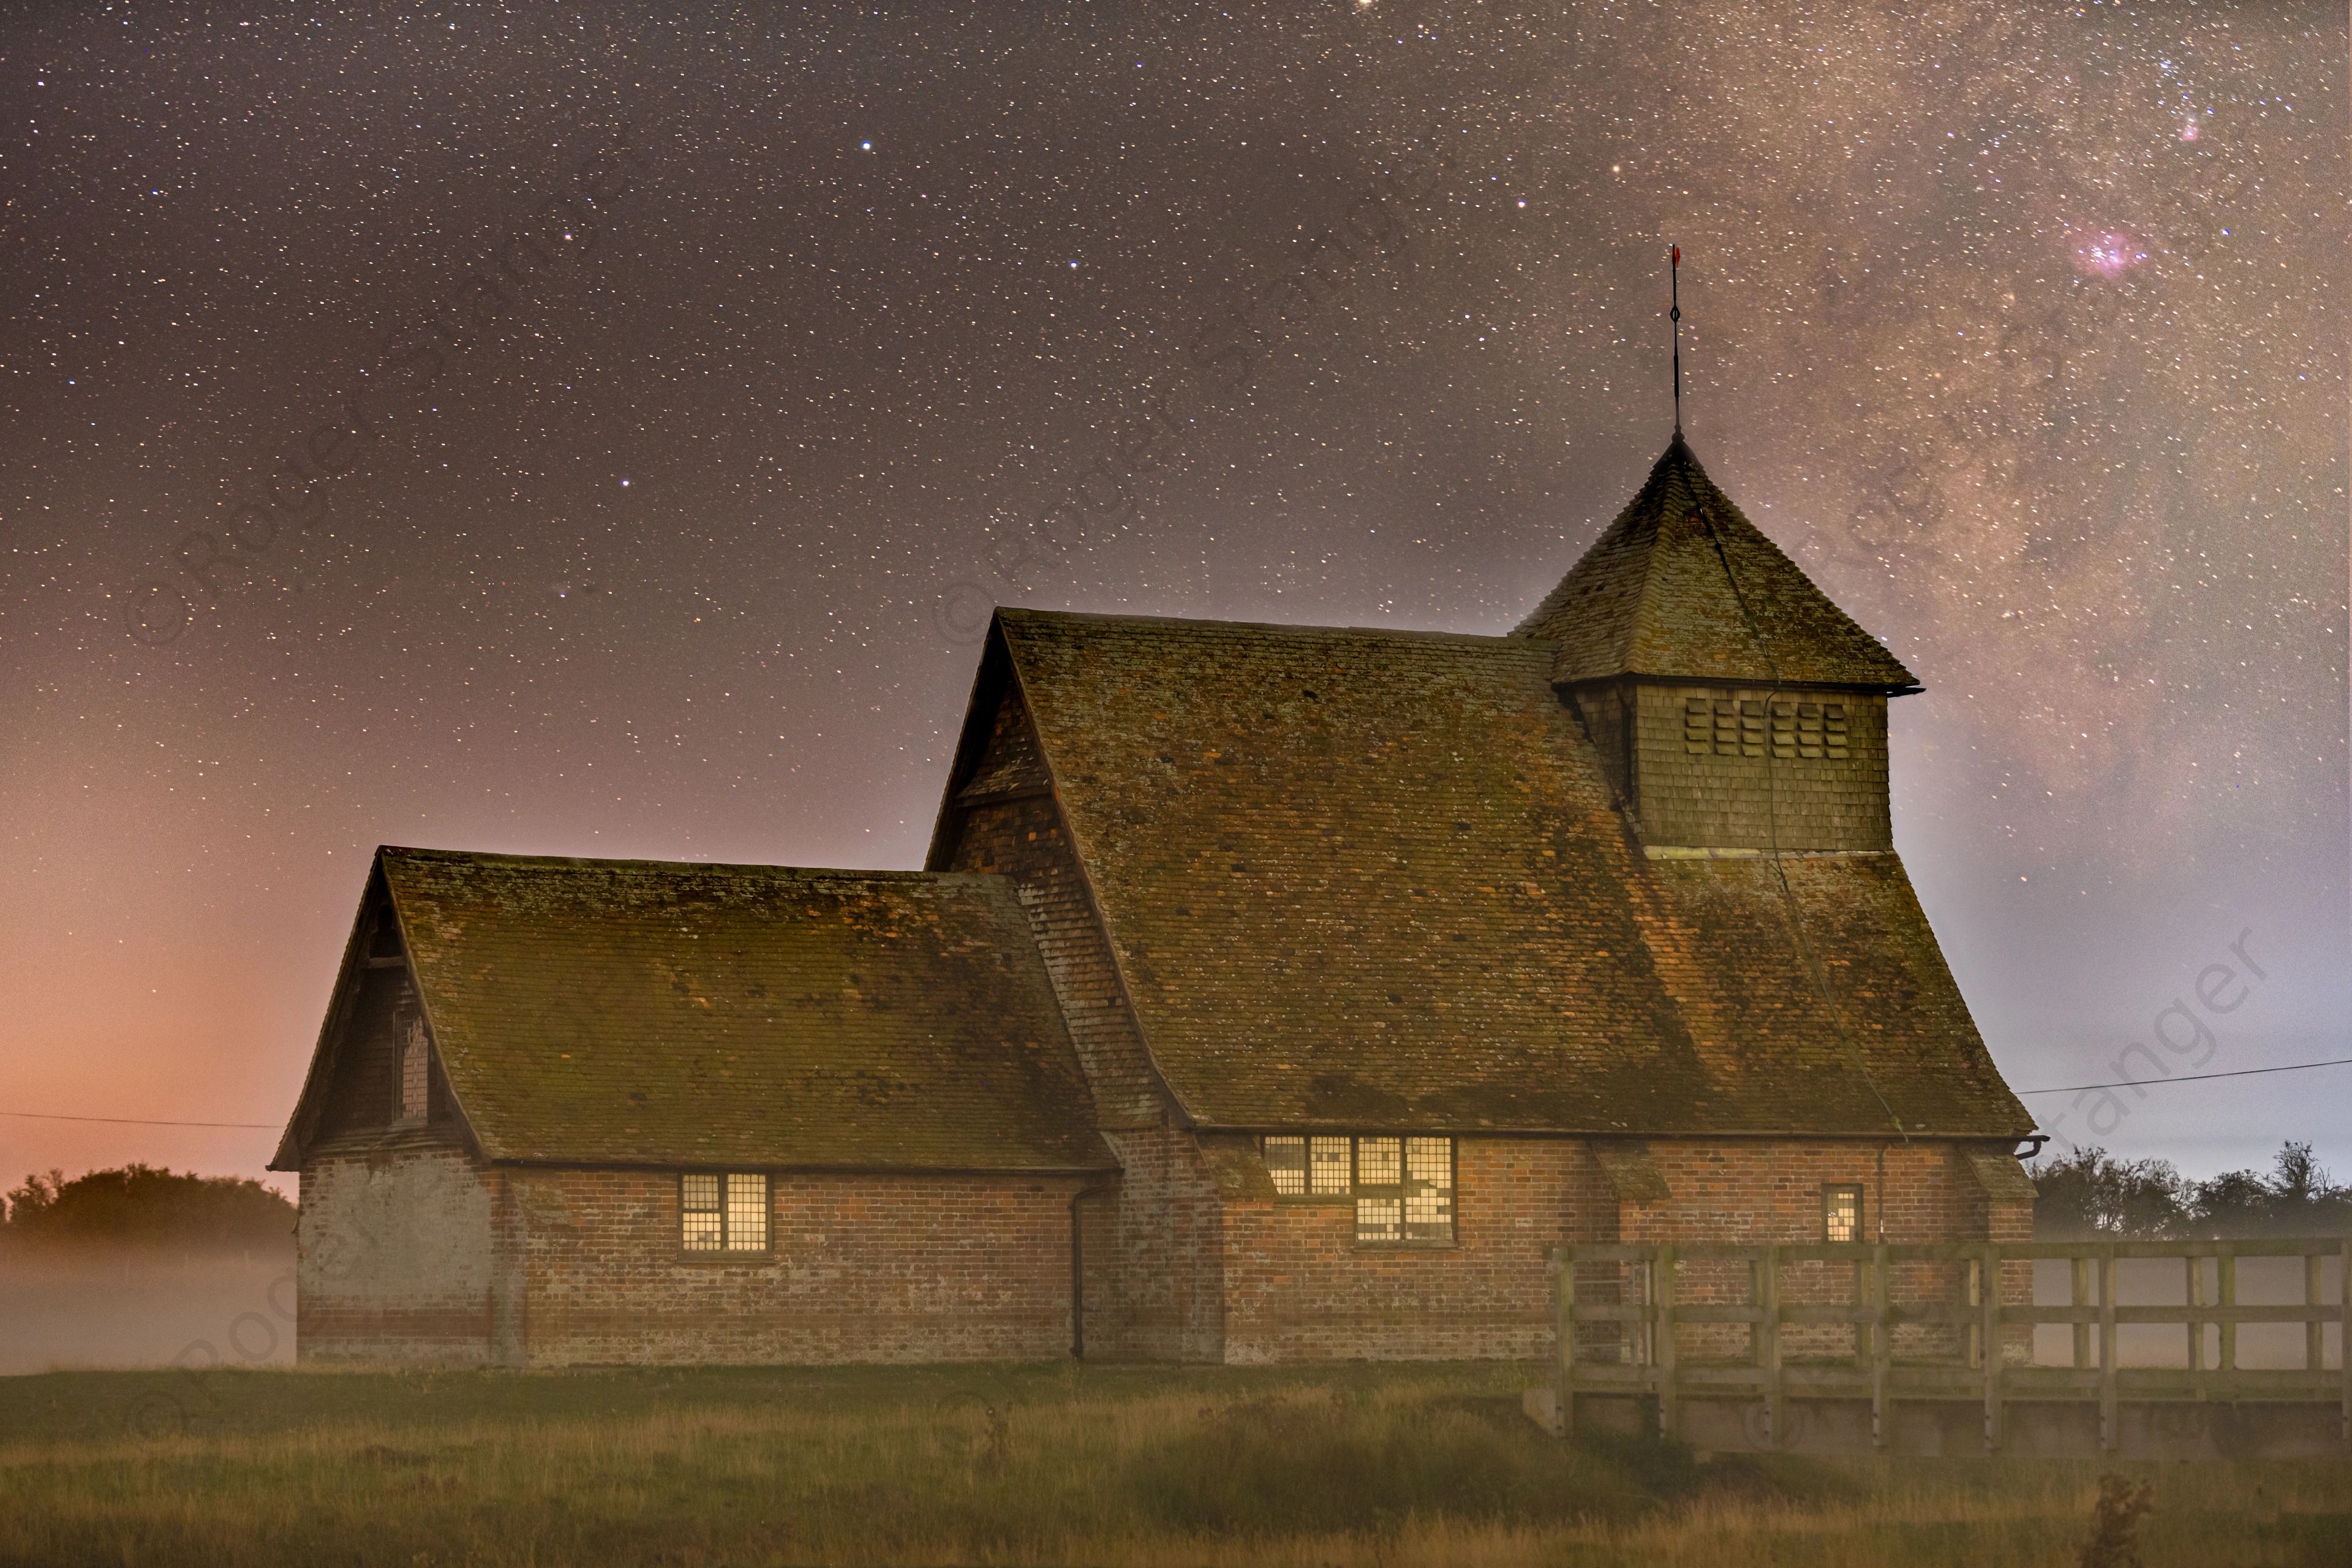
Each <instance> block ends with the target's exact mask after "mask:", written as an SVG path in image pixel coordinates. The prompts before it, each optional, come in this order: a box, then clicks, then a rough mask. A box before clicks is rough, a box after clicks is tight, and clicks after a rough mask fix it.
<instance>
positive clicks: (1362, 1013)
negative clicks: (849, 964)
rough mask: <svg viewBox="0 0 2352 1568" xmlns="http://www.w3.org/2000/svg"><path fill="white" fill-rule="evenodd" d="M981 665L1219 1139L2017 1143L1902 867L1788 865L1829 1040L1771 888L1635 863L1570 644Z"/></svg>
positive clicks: (1081, 640)
mask: <svg viewBox="0 0 2352 1568" xmlns="http://www.w3.org/2000/svg"><path fill="white" fill-rule="evenodd" d="M1573 581H1574V579H1573V578H1571V582H1573ZM992 636H994V637H999V638H1001V639H1002V647H1003V649H1004V652H1005V655H1006V656H1007V662H1006V664H1005V666H1004V668H1006V669H1007V670H1008V671H1009V674H1008V675H1007V676H1006V677H1005V679H1011V680H1013V681H1015V682H1017V689H1018V691H1019V693H1020V696H1021V698H1022V700H1023V701H1024V703H1025V705H1026V707H1027V710H1028V712H1029V714H1030V716H1031V718H1032V720H1033V721H1034V731H1035V735H1036V741H1037V744H1038V745H1039V746H1040V748H1041V749H1042V752H1043V754H1044V761H1045V765H1046V767H1047V768H1048V770H1049V772H1050V775H1051V781H1052V787H1053V790H1054V793H1055V797H1056V798H1057V799H1058V801H1059V802H1060V805H1061V807H1062V809H1063V812H1064V813H1065V816H1066V821H1067V824H1068V826H1069V830H1070V832H1071V834H1072V836H1073V839H1074V848H1075V849H1076V852H1077V854H1078V856H1079V858H1080V860H1081V862H1082V864H1083V866H1084V868H1085V871H1086V875H1087V879H1088V884H1089V889H1090V891H1091V893H1092V895H1093V898H1094V900H1095V902H1096V904H1097V907H1098V908H1099V910H1100V911H1101V915H1102V918H1103V921H1104V922H1105V925H1106V927H1107V928H1108V936H1109V940H1110V943H1111V946H1112V950H1113V953H1114V956H1115V958H1116V961H1117V963H1118V967H1119V970H1120V973H1121V974H1122V976H1123V978H1124V981H1125V984H1126V987H1127V991H1128V994H1129V996H1130V997H1131V999H1132V1002H1133V1005H1134V1008H1135V1012H1136V1016H1137V1017H1138V1020H1139V1024H1140V1026H1141V1028H1142V1033H1143V1036H1144V1038H1145V1042H1146V1044H1147V1046H1148V1047H1149V1049H1150V1054H1151V1058H1152V1060H1153V1062H1154V1064H1155V1065H1156V1067H1157V1068H1158V1070H1159V1071H1160V1074H1161V1075H1162V1077H1163V1079H1164V1080H1165V1082H1166V1083H1167V1085H1168V1086H1169V1089H1170V1090H1171V1092H1172V1093H1173V1094H1174V1095H1175V1096H1176V1097H1177V1099H1178V1100H1179V1101H1180V1102H1181V1106H1182V1109H1183V1110H1184V1111H1185V1112H1186V1113H1187V1114H1188V1115H1190V1116H1191V1117H1192V1118H1193V1119H1194V1120H1195V1121H1199V1122H1201V1123H1202V1124H1206V1125H1214V1126H1228V1127H1247V1128H1276V1127H1309V1126H1318V1125H1328V1126H1331V1127H1334V1128H1339V1127H1352V1128H1367V1127H1373V1128H1399V1129H1409V1128H1413V1127H1421V1128H1426V1129H1432V1130H1444V1129H1452V1130H1459V1131H1475V1130H1479V1129H1496V1130H1505V1129H1522V1130H1528V1131H1538V1130H1548V1131H1583V1132H1595V1133H1607V1132H1627V1133H1671V1132H1710V1131H1712V1132H1768V1131H1799V1132H1802V1131H1816V1132H1824V1133H1840V1134H1854V1133H1871V1132H1886V1133H1890V1134H1891V1133H1892V1131H1893V1127H1892V1119H1891V1118H1890V1115H1889V1112H1888V1110H1887V1109H1885V1107H1882V1105H1881V1104H1880V1103H1879V1098H1878V1097H1879V1095H1881V1094H1883V1095H1884V1096H1885V1100H1887V1101H1888V1102H1889V1104H1891V1106H1892V1108H1893V1111H1894V1114H1895V1116H1899V1118H1900V1119H1901V1121H1902V1123H1903V1125H1904V1126H1905V1127H1906V1129H1908V1130H1909V1131H1915V1132H1920V1131H1937V1132H1943V1133H1947V1134H1951V1133H1958V1134H1973V1135H1980V1136H2003V1137H2007V1136H2016V1135H2021V1134H2022V1133H2023V1132H2024V1131H2028V1130H2030V1128H2031V1127H2032V1119H2031V1118H2030V1117H2029V1116H2027V1115H2026V1113H2025V1111H2024V1110H2023V1109H2022V1107H2021V1106H2020V1105H2019V1103H2018V1102H2017V1100H2015V1099H2014V1098H2013V1097H2012V1096H2011V1094H2010V1093H2009V1091H2008V1089H2006V1087H2004V1086H2003V1084H2002V1083H2001V1080H2000V1076H1999V1075H1998V1073H1997V1072H1996V1071H1995V1070H1994V1068H1993V1066H1992V1063H1991V1061H1990V1058H1989V1057H1988V1056H1987V1054H1986V1051H1985V1048H1984V1044H1983V1041H1982V1040H1981V1039H1980V1038H1979V1036H1978V1034H1977V1032H1976V1029H1975V1026H1973V1024H1972V1023H1971V1022H1970V1021H1969V1014H1968V1010H1967V1007H1966V1005H1964V1004H1963V1002H1962V1000H1961V998H1960V995H1959V993H1958V989H1957V987H1956V986H1955V985H1954V984H1953V981H1952V977H1951V975H1950V973H1949V972H1948V969H1947V968H1946V966H1945V963H1944V962H1943V958H1942V955H1941V953H1940V952H1938V950H1937V946H1936V942H1935V938H1934V935H1933V933H1932V932H1931V931H1929V929H1928V927H1927V919H1926V916H1925V915H1924V913H1923V912H1922V911H1921V910H1920V907H1919V903H1918V900H1917V899H1916V897H1915V896H1914V894H1913V892H1912V889H1911V886H1910V883H1909V881H1908V879H1906V876H1905V875H1904V871H1903V867H1902V864H1901V862H1900V861H1899V860H1898V859H1897V858H1895V856H1893V855H1892V854H1848V855H1834V856H1831V855H1822V856H1807V857H1791V858H1789V860H1788V861H1787V863H1786V870H1787V872H1788V875H1789V879H1790V888H1791V889H1792V891H1793V894H1794V899H1795V902H1796V903H1797V905H1798V907H1799V909H1800V910H1801V915H1802V920H1803V922H1804V927H1805V931H1806V933H1807V937H1808V940H1809V942H1810V943H1811V949H1812V952H1813V953H1814V956H1815V957H1816V958H1817V959H1818V960H1819V961H1820V963H1821V964H1822V967H1823V969H1824V970H1825V971H1826V972H1827V973H1829V974H1830V975H1832V976H1833V977H1834V983H1833V988H1832V995H1834V996H1835V997H1837V999H1838V1002H1839V1005H1840V1006H1841V1007H1842V1009H1843V1014H1844V1018H1845V1021H1846V1024H1847V1028H1846V1031H1845V1034H1844V1036H1843V1037H1841V1034H1840V1031H1839V1029H1838V1027H1837V1025H1836V1023H1835V1021H1834V1020H1833V1018H1832V1013H1831V1011H1830V1009H1829V1005H1828V1003H1827V1002H1825V1000H1824V998H1823V996H1822V993H1821V991H1820V990H1819V989H1818V988H1817V987H1816V986H1815V985H1814V984H1812V983H1811V981H1810V980H1809V977H1808V969H1807V966H1806V964H1805V963H1804V962H1803V960H1802V958H1801V949H1800V946H1799V943H1798V942H1797V939H1796V936H1795V932H1794V929H1793V928H1792V927H1791V925H1790V912H1789V909H1788V901H1789V900H1787V899H1786V898H1785V897H1784V896H1783V894H1782V892H1781V889H1780V883H1779V881H1778V879H1777V878H1776V876H1775V874H1774V872H1773V869H1772V867H1771V865H1770V863H1769V861H1767V860H1765V859H1762V858H1744V859H1743V858H1724V859H1694V860H1681V861H1662V860H1652V859H1650V858H1647V856H1646V855H1645V853H1644V851H1643V847H1642V846H1641V845H1640V844H1639V843H1638V842H1637V841H1636V840H1635V839H1634V838H1633V835H1632V833H1631V832H1630V830H1629V828H1628V826H1627V824H1626V823H1625V821H1624V819H1623V818H1622V816H1620V814H1619V813H1618V812H1617V811H1616V809H1615V808H1614V806H1613V805H1612V800H1611V796H1610V794H1609V790H1608V788H1607V786H1606V784H1605V783H1604V782H1603V778H1602V775H1601V770H1600V766H1599V759H1598V758H1597V756H1596V755H1595V753H1594V752H1592V750H1591V745H1590V743H1589V742H1587V741H1586V740H1585V738H1584V737H1583V735H1582V734H1581V733H1580V731H1578V730H1577V728H1576V725H1575V721H1574V720H1573V718H1572V717H1571V716H1570V712H1569V711H1568V710H1567V708H1566V707H1565V705H1564V704H1563V703H1562V702H1561V701H1560V700H1559V697H1558V695H1557V694H1556V693H1555V691H1554V690H1553V689H1552V682H1553V680H1554V679H1555V668H1556V665H1557V663H1558V661H1559V658H1560V657H1561V654H1562V647H1561V645H1560V644H1559V643H1557V642H1554V641H1550V640H1547V639H1544V638H1539V637H1528V636H1514V637H1462V636H1451V635H1444V634H1434V633H1396V632H1387V631H1367V630H1354V629H1338V628H1322V627H1299V626H1253V625H1239V624H1233V623H1224V622H1204V621H1178V620H1153V619H1142V618H1133V617H1114V616H1081V615H1065V614H1052V613H1046V612H1040V611H1029V610H1002V611H999V612H998V616H997V622H996V628H995V631H994V632H993V633H992ZM1886 663H1887V664H1888V665H1892V660H1887V661H1886ZM1895 668H1896V670H1897V672H1898V673H1899V667H1895ZM976 697H977V700H976V703H975V708H974V713H975V718H974V721H973V722H972V724H971V727H970V728H969V729H968V731H967V740H966V746H967V757H968V761H967V762H966V763H963V764H961V765H963V766H966V767H969V768H978V767H981V766H982V765H983V763H984V759H983V758H982V757H981V756H980V755H978V754H976V748H978V747H980V746H982V745H983V744H984V742H985V737H986V735H987V734H988V733H989V732H990V731H991V729H992V720H993V718H994V715H995V713H996V707H995V698H994V697H993V695H992V694H991V693H989V692H986V691H983V692H981V693H979V694H976ZM983 709H984V710H985V711H984V712H983V711H982V710H983ZM950 809H954V808H953V805H952V804H951V805H950ZM1857 1064H1859V1066H1858V1065H1857ZM1874 1086H1875V1087H1874Z"/></svg>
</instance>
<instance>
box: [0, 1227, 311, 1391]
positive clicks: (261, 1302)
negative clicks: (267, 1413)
mask: <svg viewBox="0 0 2352 1568" xmlns="http://www.w3.org/2000/svg"><path fill="white" fill-rule="evenodd" d="M293 1361H294V1243H293V1239H292V1237H288V1238H286V1239H285V1240H284V1241H283V1242H281V1243H278V1244H275V1245H260V1246H248V1247H207V1248H203V1249H188V1248H179V1247H169V1246H157V1245H141V1244H121V1243H105V1242H83V1243H68V1244H53V1245H40V1244H25V1243H18V1244H15V1245H11V1246H7V1247H0V1374H7V1373H27V1372H50V1371H61V1370H65V1369H68V1368H87V1367H157V1366H171V1365H174V1364H178V1365H184V1366H190V1367H202V1366H213V1365H221V1366H289V1365H291V1364H293Z"/></svg>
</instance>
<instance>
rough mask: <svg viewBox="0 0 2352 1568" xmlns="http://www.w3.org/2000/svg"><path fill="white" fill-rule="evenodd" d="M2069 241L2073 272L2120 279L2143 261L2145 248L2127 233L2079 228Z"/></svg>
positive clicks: (2144, 259)
mask: <svg viewBox="0 0 2352 1568" xmlns="http://www.w3.org/2000/svg"><path fill="white" fill-rule="evenodd" d="M2146 260H2147V246H2146V245H2144V244H2143V243H2142V242H2141V241H2140V238H2139V237H2138V236H2137V235H2135V234H2133V233H2131V232H2130V231H2129V230H2128V229H2120V228H2080V229H2076V230H2075V231H2074V270H2076V271H2077V272H2084V273H2089V274H2091V275H2092V276H2094V277H2098V278H2120V277H2122V276H2123V275H2124V274H2125V273H2126V272H2128V271H2130V270H2131V269H2132V268H2135V267H2137V266H2138V265H2139V264H2140V263H2141V262H2143V261H2146Z"/></svg>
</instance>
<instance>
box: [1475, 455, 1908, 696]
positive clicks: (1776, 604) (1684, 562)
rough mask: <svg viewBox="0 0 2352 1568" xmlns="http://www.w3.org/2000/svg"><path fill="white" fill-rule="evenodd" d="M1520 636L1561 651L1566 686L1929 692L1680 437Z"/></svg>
mask: <svg viewBox="0 0 2352 1568" xmlns="http://www.w3.org/2000/svg"><path fill="white" fill-rule="evenodd" d="M1727 565H1728V567H1729V571H1728V572H1727V571H1726V566H1727ZM1735 580H1736V581H1737V584H1738V592H1737V593H1736V594H1735V592H1734V590H1733V583H1734V581H1735ZM1743 597H1744V598H1745V599H1746V600H1747V609H1748V613H1750V614H1752V615H1753V616H1754V617H1755V623H1756V627H1757V629H1758V631H1759V632H1760V633H1761V634H1762V637H1763V641H1764V650H1765V651H1766V652H1769V654H1770V656H1771V663H1770V665H1769V666H1768V664H1767V663H1766V661H1765V658H1764V657H1763V654H1762V653H1759V650H1758V648H1757V644H1756V638H1755V637H1751V636H1750V635H1749V633H1748V616H1747V615H1743V614H1742V612H1741V606H1740V599H1741V598H1743ZM1512 635H1513V636H1515V637H1539V638H1543V639H1546V640H1549V641H1552V642H1556V643H1558V644H1559V660H1558V663H1557V664H1556V665H1555V667H1554V668H1553V670H1552V679H1554V680H1555V681H1558V682H1559V683H1561V684H1567V683H1570V682H1573V681H1579V680H1596V679H1607V678H1610V677H1613V676H1620V675H1646V676H1655V677H1661V678H1675V677H1680V678H1684V679H1699V680H1707V681H1717V680H1720V681H1752V682H1758V683H1761V682H1764V681H1768V680H1769V679H1772V675H1773V667H1777V668H1778V671H1779V675H1780V679H1782V680H1784V681H1796V682H1803V683H1808V684H1817V685H1827V686H1848V687H1863V688H1874V689H1879V690H1885V691H1908V690H1916V689H1917V687H1918V684H1919V683H1918V681H1917V680H1916V679H1914V678H1913V676H1912V674H1911V672H1910V671H1909V670H1907V669H1906V668H1903V665H1902V663H1901V661H1900V660H1898V659H1896V658H1895V656H1894V655H1893V654H1891V653H1889V652H1887V651H1886V649H1885V647H1881V646H1880V645H1879V643H1878V641H1877V640H1876V639H1875V638H1874V637H1872V636H1871V635H1870V634H1869V633H1868V632H1865V631H1864V630H1863V629H1862V628H1861V627H1860V626H1856V625H1855V624H1854V622H1853V618H1852V617H1851V616H1848V615H1847V614H1846V613H1845V612H1844V611H1843V610H1841V609H1839V608H1838V607H1837V605H1833V604H1832V603H1831V602H1830V599H1829V596H1828V595H1825V594H1823V593H1822V591H1821V590H1820V589H1819V588H1817V587H1815V586H1814V585H1813V582H1812V579H1811V578H1810V577H1807V576H1806V575H1805V574H1804V573H1803V572H1802V571H1801V570H1800V569H1799V568H1798V566H1797V563H1795V562H1793V561H1790V559H1789V558H1788V557H1787V556H1786V555H1783V554H1782V553H1781V552H1780V546H1778V545H1776V544H1774V543H1773V542H1771V541H1770V540H1769V539H1767V538H1766V537H1765V536H1764V535H1763V533H1762V532H1761V531H1759V530H1758V529H1757V527H1756V525H1755V524H1753V523H1751V522H1749V521H1748V519H1747V518H1746V517H1745V516H1743V515H1742V514H1741V512H1740V510H1739V509H1738V507H1736V506H1734V505H1732V503H1731V499H1730V498H1729V497H1728V496H1726V495H1725V494H1724V493H1723V492H1722V491H1721V490H1719V489H1716V487H1715V483H1714V481H1713V480H1711V479H1708V478H1707V477H1706V470H1705V469H1704V468H1700V467H1699V464H1698V458H1696V457H1695V456H1693V455H1692V452H1691V449H1690V448H1689V447H1687V446H1685V445H1684V444H1683V438H1682V437H1681V436H1679V435H1677V436H1676V437H1675V439H1674V442H1673V444H1672V445H1670V446H1669V447H1667V448H1666V450H1665V453H1664V456H1662V457H1661V458H1659V459H1658V461H1657V463H1656V465H1655V466H1654V467H1653V468H1651V470H1650V478H1649V480H1648V482H1646V483H1645V484H1643V487H1642V489H1641V493H1640V494H1638V495H1636V496H1635V497H1634V498H1633V501H1632V502H1631V503H1630V504H1628V505H1627V506H1626V508H1625V510H1623V511H1622V512H1620V513H1619V514H1618V516H1617V521H1614V522H1612V523H1611V524H1610V525H1609V528H1608V530H1607V531H1605V532H1604V533H1602V534H1601V537H1600V539H1599V540H1597V541H1595V542H1594V543H1593V545H1592V548H1591V549H1590V550H1588V551H1586V552H1584V555H1583V557H1582V558H1581V559H1580V560H1579V561H1578V562H1577V563H1576V565H1575V566H1574V567H1573V568H1572V569H1571V570H1570V572H1569V574H1568V575H1567V576H1566V577H1564V578H1562V579H1561V580H1560V584H1559V586H1558V587H1556V588H1554V589H1553V590H1552V591H1551V592H1550V594H1549V595H1546V596H1545V598H1544V601H1543V603H1542V604H1540V605H1538V606H1536V610H1535V613H1534V614H1533V615H1530V616H1528V618H1527V619H1526V620H1525V621H1522V622H1521V623H1520V624H1519V626H1517V628H1516V630H1515V631H1514V632H1513V634H1512Z"/></svg>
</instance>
